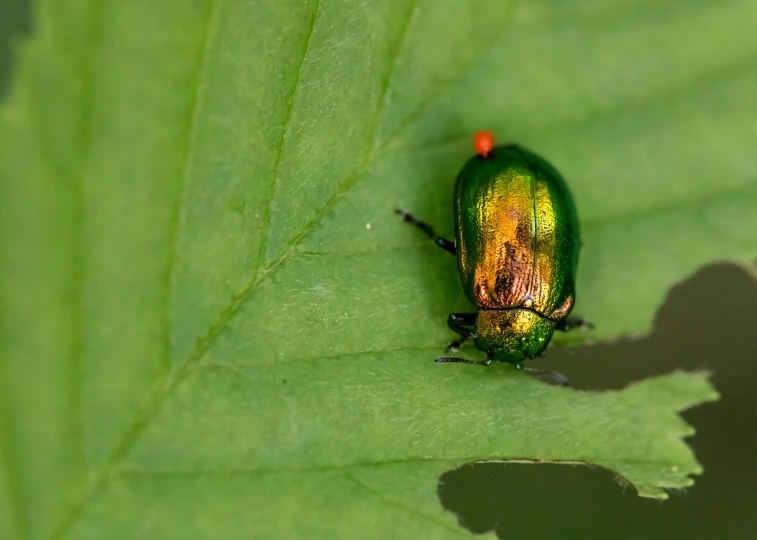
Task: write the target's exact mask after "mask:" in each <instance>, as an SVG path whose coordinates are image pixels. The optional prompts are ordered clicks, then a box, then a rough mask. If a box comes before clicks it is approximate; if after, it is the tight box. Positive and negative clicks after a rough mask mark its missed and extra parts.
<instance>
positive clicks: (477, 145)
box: [473, 130, 494, 157]
mask: <svg viewBox="0 0 757 540" xmlns="http://www.w3.org/2000/svg"><path fill="white" fill-rule="evenodd" d="M492 148H494V135H493V134H492V132H491V131H485V130H484V131H479V132H478V133H476V134H475V135H474V136H473V150H475V151H476V153H477V154H478V155H479V156H481V157H488V156H489V152H491V151H492Z"/></svg>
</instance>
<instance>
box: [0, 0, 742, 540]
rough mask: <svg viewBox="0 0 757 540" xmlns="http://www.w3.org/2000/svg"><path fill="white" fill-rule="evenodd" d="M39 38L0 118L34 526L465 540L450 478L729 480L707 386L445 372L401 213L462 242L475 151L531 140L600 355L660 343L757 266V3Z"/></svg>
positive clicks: (58, 28)
mask: <svg viewBox="0 0 757 540" xmlns="http://www.w3.org/2000/svg"><path fill="white" fill-rule="evenodd" d="M35 22H36V23H35V28H36V30H35V33H36V35H35V37H34V38H33V39H32V40H30V41H29V42H28V43H26V44H25V46H24V47H23V49H22V51H21V54H20V55H19V62H18V66H19V67H18V70H17V73H16V76H15V81H14V85H13V88H14V90H13V97H12V99H11V100H10V101H9V102H8V103H6V104H5V105H4V106H3V109H2V116H1V117H0V182H2V189H3V191H2V192H3V196H2V200H1V201H0V230H2V242H1V243H0V249H1V250H2V251H1V253H2V255H1V256H0V272H2V274H1V276H2V277H1V278H0V283H1V285H0V291H1V294H2V297H1V301H2V306H3V309H2V340H1V343H2V355H1V357H0V358H1V360H2V361H1V362H0V415H1V420H2V423H1V424H0V437H2V439H1V442H2V444H1V445H0V451H1V452H2V461H1V465H2V466H1V467H0V520H2V524H3V530H5V529H7V530H9V531H10V534H9V535H8V536H11V537H19V538H34V539H36V538H53V539H61V538H71V539H73V538H98V539H99V538H111V539H117V538H125V537H135V536H136V537H140V538H142V537H144V538H242V537H244V538H248V537H250V536H254V537H261V538H270V537H278V538H286V537H292V536H295V537H296V536H301V537H308V538H311V537H319V536H322V537H328V538H334V537H351V538H352V537H357V536H359V537H371V536H373V537H377V538H387V537H408V538H418V537H444V536H450V537H454V536H464V535H465V534H466V533H465V531H464V530H463V529H460V528H458V527H457V526H456V523H455V519H454V517H453V516H452V515H450V514H448V513H445V512H444V511H443V510H442V508H441V506H440V504H439V502H438V500H437V497H436V492H435V486H436V483H437V481H438V478H439V476H440V475H441V474H442V473H443V472H444V471H446V470H449V469H451V468H454V467H458V466H460V465H461V464H464V463H466V462H470V461H478V460H494V459H498V460H518V461H533V462H544V461H550V462H568V463H586V464H592V465H600V466H603V467H607V468H609V469H612V470H614V471H615V472H616V473H617V474H618V475H620V476H622V477H623V478H625V479H626V480H627V481H628V482H630V483H631V484H632V485H633V486H634V487H635V488H636V489H637V490H638V492H639V493H640V494H641V495H644V496H649V497H658V498H664V497H665V493H664V491H663V490H664V489H665V488H678V487H683V486H687V485H690V484H691V480H690V478H689V475H691V474H696V473H699V472H700V471H701V469H700V467H699V466H698V464H697V463H696V461H695V459H694V457H693V455H692V453H691V452H690V450H689V449H688V448H687V447H686V445H685V444H684V443H683V442H682V441H681V437H684V436H687V435H691V434H692V433H693V430H692V429H691V428H690V427H689V426H687V425H686V424H685V423H684V422H683V421H682V420H681V419H680V418H679V417H678V416H677V415H676V412H677V411H680V410H682V409H685V408H687V407H690V406H693V405H695V404H698V403H700V402H702V401H706V400H712V399H715V398H716V394H715V392H714V390H713V389H712V387H711V386H710V385H709V383H708V382H707V381H706V379H705V377H704V376H703V375H700V374H685V373H674V374H671V375H668V376H665V377H660V378H657V379H651V380H647V381H643V382H640V383H636V384H634V385H631V386H629V387H627V388H626V389H624V390H622V391H617V392H579V391H574V390H569V389H563V388H554V387H548V386H545V385H543V384H540V383H538V382H536V381H534V380H532V379H529V378H528V377H526V376H524V375H523V374H520V373H516V372H514V371H513V370H512V369H511V368H509V367H508V366H496V367H492V368H490V369H479V368H474V367H471V366H461V365H450V366H439V365H435V364H434V363H433V362H432V359H433V358H434V357H435V356H436V355H437V354H439V353H440V352H441V350H442V347H443V346H444V345H445V344H446V343H447V342H448V341H449V340H450V338H451V335H450V333H449V331H448V330H447V329H446V327H445V324H444V321H445V318H446V316H447V314H448V313H449V312H452V311H464V310H465V309H466V307H469V306H468V305H467V302H466V300H465V297H464V295H463V294H462V291H461V290H460V287H459V283H458V280H457V275H456V268H455V264H454V261H453V260H452V259H451V258H450V257H449V256H448V255H447V254H445V253H443V252H440V250H438V249H436V248H435V247H434V246H432V245H429V242H428V241H427V240H425V239H424V238H422V235H420V234H418V232H417V231H414V230H412V229H409V228H408V227H406V226H404V225H403V224H401V223H399V222H398V220H397V219H396V216H394V215H393V214H392V210H393V209H394V208H396V207H403V208H410V209H412V210H413V211H414V212H415V213H416V214H418V215H419V216H422V217H423V218H424V219H426V220H427V221H429V222H430V223H433V224H434V225H435V226H436V227H437V228H438V230H439V232H441V233H443V234H445V235H448V236H449V235H450V234H451V229H452V225H451V201H450V196H451V189H452V185H453V182H454V178H455V175H456V172H457V170H458V168H459V167H460V165H461V163H462V162H463V161H464V160H465V159H466V158H467V156H468V155H469V154H470V135H471V133H472V132H474V131H475V130H477V129H480V128H488V129H491V130H493V131H494V132H496V133H497V135H498V137H499V139H500V140H502V141H506V140H517V141H518V142H520V143H522V144H524V145H526V146H528V147H530V148H532V149H534V150H535V151H537V152H539V153H540V154H543V155H545V156H547V157H548V158H549V159H550V161H552V162H554V163H555V165H556V166H557V167H558V168H559V169H560V170H561V171H562V172H563V173H564V174H565V176H566V177H567V179H568V182H569V184H570V186H571V188H572V190H573V192H574V194H575V196H576V199H577V203H578V207H579V213H580V217H581V221H582V227H583V233H584V234H583V239H584V250H583V253H582V261H581V268H580V275H579V283H578V298H579V300H578V304H577V307H576V313H577V314H581V315H583V316H585V317H587V318H589V319H591V320H592V321H594V322H595V323H596V325H597V329H596V330H595V331H594V332H593V333H589V334H583V335H579V336H578V338H573V339H579V340H585V339H587V338H589V339H595V340H600V339H601V340H604V339H614V338H617V337H619V336H623V335H628V334H637V333H641V332H645V331H647V330H648V329H649V328H650V325H651V320H652V317H653V315H654V312H655V309H656V308H657V306H658V305H659V304H660V303H661V301H662V299H663V297H664V294H665V291H666V290H667V289H668V288H669V287H670V286H671V285H672V284H673V283H676V282H678V281H680V280H681V279H683V278H685V277H686V276H688V275H689V274H691V273H692V272H693V271H694V270H695V269H696V268H698V267H700V266H701V265H703V264H705V263H708V262H711V261H715V260H728V261H735V262H737V263H746V262H748V261H749V260H751V259H752V258H753V257H754V255H755V251H756V248H757V241H756V239H755V236H754V234H753V231H754V230H757V160H755V159H754V155H755V145H756V144H757V129H756V128H755V123H754V122H755V120H754V117H753V114H751V113H752V112H753V111H754V110H755V106H756V105H757V92H755V88H757V62H755V58H756V57H757V56H756V55H757V41H755V40H754V39H753V29H754V27H755V24H756V23H757V6H756V5H754V4H753V3H747V2H712V1H704V0H694V1H688V2H683V1H681V0H668V1H664V2H659V1H655V2H653V1H648V2H643V1H638V0H636V1H633V0H614V1H605V2H598V1H596V0H579V1H571V2H563V1H560V0H551V1H550V0H543V1H537V0H531V1H527V0H521V1H520V2H519V3H517V4H516V3H515V2H514V1H510V2H502V1H501V0H496V1H495V0H488V1H487V0H477V1H469V2H460V1H458V0H442V1H438V0H436V1H432V0H420V1H418V2H414V1H412V0H392V1H373V2H365V1H357V0H355V1H352V0H349V1H344V2H337V1H335V0H320V1H318V0H312V1H307V2H303V1H295V0H288V1H273V0H270V1H268V0H265V1H264V0H261V1H259V2H243V1H241V0H184V1H181V2H179V1H178V0H166V1H163V2H150V1H148V0H131V1H129V2H123V1H117V0H109V1H107V0H68V1H67V2H65V3H60V2H52V1H51V0H39V5H38V6H37V8H36V17H35ZM569 339H570V337H569ZM470 354H472V355H473V354H475V351H471V352H470ZM555 367H557V366H555ZM5 524H7V527H6V526H5ZM4 537H5V535H4Z"/></svg>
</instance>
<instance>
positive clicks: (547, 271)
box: [397, 131, 590, 384]
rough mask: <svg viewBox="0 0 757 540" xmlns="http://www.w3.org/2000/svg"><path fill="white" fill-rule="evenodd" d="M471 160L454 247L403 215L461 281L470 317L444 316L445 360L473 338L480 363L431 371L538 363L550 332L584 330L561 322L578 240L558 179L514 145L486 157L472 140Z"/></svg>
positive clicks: (569, 303)
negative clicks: (449, 339)
mask: <svg viewBox="0 0 757 540" xmlns="http://www.w3.org/2000/svg"><path fill="white" fill-rule="evenodd" d="M473 146H474V149H475V150H476V155H475V156H473V157H472V158H471V159H470V160H468V162H467V163H466V164H465V166H464V167H463V169H462V171H460V175H459V176H458V177H457V184H456V186H455V199H454V212H455V242H452V241H450V240H446V239H444V238H440V237H438V236H436V234H435V233H434V231H433V229H432V228H431V227H430V226H429V225H427V224H426V223H423V222H422V221H418V220H417V219H415V218H414V217H413V216H412V215H411V214H410V213H409V212H406V211H404V210H397V213H398V214H400V215H401V216H402V218H403V220H404V221H405V222H408V223H411V224H413V225H415V226H416V227H418V228H420V229H421V230H423V231H424V232H425V233H426V234H427V235H428V236H429V237H431V238H432V239H433V240H434V241H435V242H436V244H437V245H439V246H440V247H442V248H443V249H445V250H447V251H449V252H450V253H452V254H454V255H457V264H458V270H459V273H460V281H461V283H462V286H463V289H464V291H465V294H466V295H467V296H468V299H469V300H470V301H471V302H472V303H473V304H475V305H476V307H477V308H478V312H477V313H452V314H451V315H450V316H449V319H448V320H447V324H448V325H449V327H450V328H451V329H452V330H454V331H455V332H457V333H458V334H460V336H461V337H460V339H459V340H458V341H455V342H453V343H451V344H450V345H449V346H448V347H447V351H452V352H456V351H457V350H458V349H459V348H460V346H461V344H462V343H463V342H464V341H466V340H468V339H471V338H473V342H474V344H475V346H476V348H477V349H479V350H481V351H484V352H486V355H487V358H486V360H483V361H480V362H474V361H471V360H466V359H463V358H451V357H441V358H437V359H436V361H437V362H462V363H466V364H483V365H487V366H488V365H489V364H491V362H492V361H493V360H498V361H502V362H509V363H511V364H514V365H515V366H516V367H517V368H518V369H522V370H525V371H529V372H531V373H534V374H537V375H547V376H549V377H551V378H552V379H553V381H554V382H557V383H559V384H566V383H567V379H565V377H564V376H563V375H561V374H559V373H557V372H551V371H544V370H538V369H535V368H525V367H523V366H522V365H521V362H523V361H524V360H526V359H528V358H534V357H536V356H540V355H541V354H542V353H543V352H544V350H545V349H546V348H547V345H548V344H549V341H550V340H551V339H552V335H553V333H554V331H555V330H562V331H567V330H570V329H572V328H579V327H588V326H590V325H589V323H587V322H586V321H584V320H583V319H579V318H571V317H569V314H570V311H571V309H573V304H574V302H575V278H576V268H577V265H578V251H579V247H580V244H581V242H580V237H579V231H578V217H577V215H576V207H575V204H574V202H573V198H572V197H571V195H570V192H569V191H568V187H567V186H566V184H565V181H564V180H563V179H562V177H561V176H560V174H559V173H558V172H557V171H556V170H555V169H554V168H553V167H552V166H551V165H550V164H549V163H547V162H546V161H545V160H544V159H542V158H541V157H539V156H537V155H535V154H533V153H531V152H529V151H527V150H524V149H523V148H520V147H519V146H517V145H513V144H510V145H505V146H499V147H494V137H493V136H492V135H491V133H489V132H486V131H482V132H479V133H477V134H476V136H475V137H474V145H473Z"/></svg>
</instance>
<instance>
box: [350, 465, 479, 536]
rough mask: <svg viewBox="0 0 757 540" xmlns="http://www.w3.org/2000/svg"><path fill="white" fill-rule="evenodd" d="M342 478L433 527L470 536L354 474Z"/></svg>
mask: <svg viewBox="0 0 757 540" xmlns="http://www.w3.org/2000/svg"><path fill="white" fill-rule="evenodd" d="M342 476H343V477H344V478H347V479H348V480H350V481H352V482H353V483H354V484H355V485H357V486H358V487H360V488H361V489H362V490H364V491H366V492H368V493H370V494H371V495H373V496H374V497H377V498H378V499H380V500H382V501H384V502H385V503H387V504H389V505H391V506H395V507H397V508H400V509H402V510H404V511H406V512H410V513H411V514H413V515H415V516H417V517H419V518H421V519H423V521H426V522H427V523H431V524H433V525H436V526H437V527H441V528H442V529H445V530H447V531H451V532H453V533H455V534H457V535H458V536H463V537H468V536H469V535H468V534H466V533H465V531H463V530H462V529H460V528H458V527H452V526H451V525H448V524H447V523H444V522H443V521H441V520H439V519H436V518H435V517H433V516H429V515H427V514H424V513H423V512H420V511H419V510H417V509H415V508H413V507H412V506H409V505H407V504H405V503H403V502H400V501H398V500H395V499H392V498H390V497H387V495H386V494H385V493H382V492H381V491H378V490H376V489H374V488H372V487H370V486H369V485H367V484H365V483H364V482H362V481H361V480H359V479H358V478H357V477H356V476H355V475H354V474H352V473H349V472H344V473H342Z"/></svg>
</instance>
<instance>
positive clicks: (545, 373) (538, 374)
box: [515, 364, 568, 386]
mask: <svg viewBox="0 0 757 540" xmlns="http://www.w3.org/2000/svg"><path fill="white" fill-rule="evenodd" d="M515 369H517V370H518V371H523V372H524V373H528V374H529V375H531V376H532V377H533V378H535V379H539V380H543V381H545V382H548V383H550V384H554V385H555V386H568V378H567V377H566V376H565V375H563V374H562V373H560V372H559V371H552V370H550V369H539V368H535V367H528V366H524V365H523V364H515Z"/></svg>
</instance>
